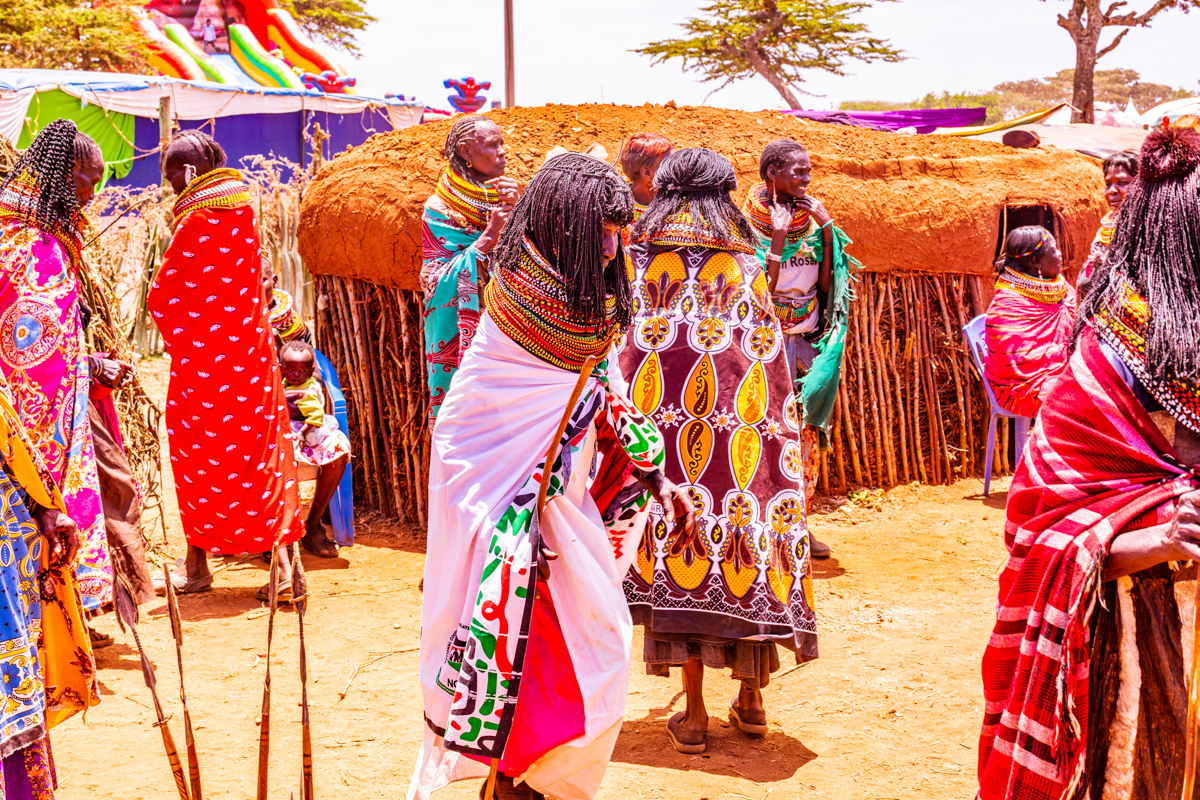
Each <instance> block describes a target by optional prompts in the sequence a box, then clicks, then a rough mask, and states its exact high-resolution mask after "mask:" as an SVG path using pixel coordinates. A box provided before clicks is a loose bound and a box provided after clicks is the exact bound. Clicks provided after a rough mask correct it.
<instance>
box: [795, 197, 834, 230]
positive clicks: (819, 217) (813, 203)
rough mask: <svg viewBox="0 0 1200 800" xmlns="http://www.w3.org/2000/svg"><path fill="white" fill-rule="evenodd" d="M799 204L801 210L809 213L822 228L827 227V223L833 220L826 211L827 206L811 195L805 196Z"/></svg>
mask: <svg viewBox="0 0 1200 800" xmlns="http://www.w3.org/2000/svg"><path fill="white" fill-rule="evenodd" d="M797 202H798V205H799V206H800V207H801V208H803V209H804V210H806V211H807V212H808V213H809V216H811V217H812V218H813V221H815V222H816V223H817V224H818V225H820V226H822V227H823V226H824V225H825V223H827V222H829V221H830V220H831V219H833V217H832V216H830V214H829V212H828V211H826V210H825V204H824V203H822V202H821V201H820V200H818V199H817V198H815V197H812V196H811V195H805V196H804V197H801V198H800V200H799V201H797Z"/></svg>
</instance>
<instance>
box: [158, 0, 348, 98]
mask: <svg viewBox="0 0 1200 800" xmlns="http://www.w3.org/2000/svg"><path fill="white" fill-rule="evenodd" d="M139 26H140V27H141V29H142V32H143V33H144V34H145V35H146V37H147V38H148V39H149V40H150V45H151V50H152V52H153V55H152V57H151V64H152V66H154V68H155V69H157V70H158V71H159V72H161V73H162V74H163V75H166V76H168V77H172V78H184V79H186V80H208V81H212V82H214V83H223V84H228V85H241V86H246V87H255V86H268V87H273V88H280V89H305V88H306V86H307V88H319V89H321V90H322V91H326V92H329V93H346V94H353V93H354V88H353V87H354V79H353V78H350V77H349V76H348V75H346V71H345V69H344V68H343V67H342V65H341V64H339V63H338V61H337V59H335V58H334V57H333V55H332V54H331V53H330V52H329V51H328V50H327V49H326V48H324V47H322V46H321V45H319V44H317V43H315V42H313V41H312V40H311V39H309V38H308V36H306V35H305V33H304V32H303V31H302V30H301V29H300V26H299V25H298V24H297V23H296V20H295V19H293V18H292V15H291V14H290V13H288V12H287V11H286V10H285V9H282V8H279V7H278V5H276V3H275V0H149V2H147V3H146V16H145V17H144V18H143V19H141V20H140V21H139ZM305 75H308V76H314V75H315V76H321V77H322V79H320V80H308V81H306V80H305V79H303V77H302V76H305Z"/></svg>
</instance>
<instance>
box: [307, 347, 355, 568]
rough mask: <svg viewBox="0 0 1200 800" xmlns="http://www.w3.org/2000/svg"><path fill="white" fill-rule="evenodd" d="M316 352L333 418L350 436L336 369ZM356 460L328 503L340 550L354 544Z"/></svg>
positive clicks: (344, 399) (347, 470) (334, 537)
mask: <svg viewBox="0 0 1200 800" xmlns="http://www.w3.org/2000/svg"><path fill="white" fill-rule="evenodd" d="M316 353H317V368H318V369H319V370H320V371H321V381H322V383H324V384H325V391H327V392H328V393H329V397H330V399H332V400H333V415H334V416H335V417H337V423H338V428H339V429H340V430H341V431H342V433H344V434H346V435H347V436H349V435H350V423H349V422H348V421H347V420H346V396H345V395H344V394H342V386H341V384H340V383H339V382H338V375H337V370H335V369H334V368H333V364H331V363H329V359H328V358H326V357H325V354H324V353H322V352H321V351H320V350H317V351H316ZM353 463H354V462H353V461H351V462H350V463H349V464H347V465H346V471H345V472H344V473H342V482H341V483H339V484H338V488H337V490H336V491H335V492H334V493H333V499H332V500H330V501H329V517H330V519H331V520H332V521H333V541H334V542H335V543H337V546H338V547H350V546H352V545H353V544H354V481H353V480H352V479H351V478H350V469H351V467H352V465H353Z"/></svg>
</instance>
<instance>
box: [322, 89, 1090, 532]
mask: <svg viewBox="0 0 1200 800" xmlns="http://www.w3.org/2000/svg"><path fill="white" fill-rule="evenodd" d="M491 117H492V119H494V120H495V121H496V123H497V124H499V125H500V127H501V129H502V130H503V131H504V136H505V146H506V148H507V149H508V152H509V174H511V175H513V176H514V177H515V178H517V180H519V181H528V180H529V179H530V178H531V177H532V175H533V173H534V172H535V171H536V170H537V168H538V166H539V165H540V164H541V163H542V161H543V159H544V156H545V153H546V152H547V151H548V150H550V149H551V148H552V147H554V146H555V145H562V146H564V147H567V148H570V149H577V150H582V149H584V148H586V147H587V146H588V145H590V144H592V143H594V142H599V143H600V144H602V145H603V146H604V147H605V148H606V149H607V150H608V152H609V153H610V154H616V153H617V152H618V151H619V150H620V146H621V142H622V140H623V139H625V138H627V137H628V136H629V135H631V134H633V133H635V132H637V131H643V130H645V131H654V132H659V133H663V134H665V135H667V136H669V137H670V138H671V139H672V140H673V141H675V143H676V145H677V146H681V147H691V146H704V147H709V148H711V149H713V150H716V151H717V152H720V153H722V154H724V155H725V156H726V157H728V158H729V159H730V160H731V161H732V162H733V164H734V166H735V168H736V169H737V172H738V180H739V191H740V192H744V191H745V190H747V189H748V188H749V187H750V186H751V185H753V184H754V183H756V182H757V181H758V156H759V153H760V152H761V149H762V147H763V146H764V145H765V144H766V143H767V142H769V141H771V140H773V139H778V138H791V139H795V140H797V141H799V142H801V143H803V144H804V145H805V147H807V148H808V150H809V152H810V154H811V156H812V160H813V165H814V170H813V172H814V180H813V187H812V192H813V194H815V195H816V196H818V197H820V198H821V199H822V200H823V201H824V202H825V204H826V206H827V207H828V208H829V209H830V211H831V212H832V214H833V216H834V218H835V219H836V221H837V224H838V225H840V226H841V227H842V228H844V229H845V231H846V232H847V233H848V234H849V236H850V238H852V239H853V240H854V245H853V246H852V247H851V248H850V252H851V253H853V254H854V255H855V256H856V257H857V258H858V259H859V260H860V261H861V262H862V263H863V267H864V270H863V273H862V274H861V275H860V282H859V283H858V286H857V299H856V302H855V304H854V307H853V314H852V322H851V326H850V330H849V347H848V351H847V361H846V366H845V373H844V379H843V382H842V387H841V391H840V396H839V403H838V410H837V413H835V416H834V419H833V427H832V431H831V435H832V444H833V449H832V452H831V453H829V454H827V455H826V456H825V458H824V459H823V463H822V479H821V484H822V488H825V489H845V488H846V487H848V486H851V485H854V484H857V485H865V486H893V485H896V484H899V483H906V482H910V481H922V482H928V483H944V482H950V481H953V480H956V479H958V478H961V477H964V476H969V475H973V474H977V473H978V472H979V471H981V469H982V463H981V462H982V459H983V452H984V447H983V438H984V435H985V432H986V427H987V410H988V409H987V400H986V396H985V395H984V393H983V389H982V385H981V383H980V376H979V375H978V373H977V372H976V370H975V368H974V366H973V364H972V362H971V359H970V356H969V354H968V353H967V351H966V349H965V347H964V346H963V342H962V334H961V329H962V326H963V325H964V324H965V323H966V322H967V321H968V320H969V319H971V317H972V316H974V315H976V314H979V313H982V312H983V311H984V310H985V309H986V308H987V303H988V301H989V300H990V299H991V293H992V288H991V287H992V283H993V281H992V272H993V266H992V265H993V263H994V261H995V259H996V257H997V255H998V250H999V245H1000V242H1001V241H1002V240H1003V237H1004V235H1005V233H1006V232H1007V231H1008V230H1011V229H1012V228H1014V227H1018V226H1020V225H1025V224H1034V223H1038V224H1044V225H1045V226H1046V227H1048V228H1050V229H1051V230H1052V231H1053V232H1054V233H1055V235H1056V236H1057V238H1058V240H1059V243H1060V248H1061V249H1062V252H1063V256H1064V263H1066V264H1067V273H1068V276H1073V275H1074V274H1075V273H1076V272H1077V271H1078V269H1079V267H1080V266H1081V264H1082V262H1083V259H1084V258H1085V257H1086V254H1087V249H1088V246H1089V244H1090V242H1091V238H1092V236H1093V234H1094V232H1095V230H1096V228H1097V226H1098V225H1099V221H1100V217H1101V215H1102V213H1103V210H1104V209H1103V208H1102V203H1103V199H1102V193H1103V180H1102V176H1101V172H1100V168H1099V162H1097V161H1095V160H1093V159H1091V158H1088V157H1086V156H1082V155H1079V154H1077V153H1074V152H1065V151H1057V150H1054V149H1037V150H1014V149H1012V148H1008V147H1005V146H1003V145H1001V144H997V143H992V142H980V141H971V140H963V139H957V138H951V137H933V136H904V135H898V134H893V133H879V132H874V131H867V130H861V129H854V128H844V127H840V126H832V125H824V124H820V123H811V122H808V121H805V120H800V119H796V118H794V117H790V116H786V115H782V114H777V113H773V112H769V111H765V112H761V113H757V114H754V113H745V112H740V111H728V110H722V109H714V108H675V107H674V106H673V105H672V104H668V105H666V106H651V105H645V106H640V107H625V106H612V105H584V106H557V105H551V106H545V107H541V108H513V109H503V110H498V111H493V112H491ZM448 129H449V123H448V122H441V123H436V124H431V125H422V126H419V127H414V128H408V129H405V130H402V131H395V132H390V133H385V134H380V135H377V136H374V137H372V138H371V139H370V140H369V141H368V142H367V143H366V144H364V145H362V146H361V147H359V148H357V149H355V150H354V151H353V152H349V153H346V154H344V155H342V156H340V157H338V158H337V159H335V160H334V161H333V162H331V163H330V164H329V165H327V166H326V167H325V168H324V169H323V170H322V171H321V172H320V173H318V174H317V176H316V178H315V179H314V181H313V183H312V185H311V186H310V188H309V190H308V192H307V194H306V196H305V199H304V204H303V207H302V209H301V224H300V251H301V254H302V256H303V258H304V261H305V263H306V264H307V266H308V268H309V269H310V270H311V272H312V273H313V275H314V276H315V280H316V284H317V294H318V297H319V302H318V312H317V337H318V340H319V343H320V346H321V348H322V349H323V350H324V351H325V352H326V353H327V354H328V355H329V357H330V359H331V360H332V361H333V363H334V364H335V365H336V366H337V368H338V370H339V372H340V374H341V379H342V385H343V387H344V388H345V389H346V394H347V398H348V405H349V406H350V419H351V420H352V422H351V427H352V429H353V430H352V431H351V438H352V440H353V442H354V444H355V452H356V456H357V458H358V459H359V464H360V468H359V469H358V471H357V475H358V476H359V483H358V485H357V486H356V491H358V492H359V498H360V500H361V501H363V502H365V503H367V504H368V505H370V506H372V507H375V508H378V509H379V510H381V511H383V512H384V513H386V514H389V515H392V516H396V517H399V518H401V519H411V520H413V521H423V520H424V518H425V510H426V509H425V464H424V463H423V459H422V455H423V452H424V446H423V437H424V431H425V425H424V423H425V396H426V394H425V387H424V382H423V381H424V378H423V376H424V361H423V351H422V345H421V316H422V315H421V308H422V303H421V296H420V286H419V282H418V280H419V275H420V269H421V232H420V214H421V206H422V204H423V203H424V201H425V199H426V198H427V197H428V196H429V195H430V193H431V192H432V191H433V187H434V183H435V181H436V180H437V177H438V175H439V173H440V171H441V169H442V166H443V159H442V155H441V151H442V143H443V141H444V139H445V136H446V133H447V131H448ZM738 199H739V200H740V199H741V198H740V197H739V198H738ZM997 450H998V455H997V461H998V462H999V463H997V467H998V468H1000V469H1002V470H1003V469H1006V468H1008V467H1009V465H1008V463H1007V457H1006V456H1005V455H1004V453H1005V448H1003V447H1000V448H997Z"/></svg>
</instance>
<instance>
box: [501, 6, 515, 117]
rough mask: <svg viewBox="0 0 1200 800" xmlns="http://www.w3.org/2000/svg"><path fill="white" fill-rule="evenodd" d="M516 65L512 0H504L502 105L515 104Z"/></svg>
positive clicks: (510, 105)
mask: <svg viewBox="0 0 1200 800" xmlns="http://www.w3.org/2000/svg"><path fill="white" fill-rule="evenodd" d="M516 82H517V67H516V63H515V58H514V56H513V0H504V107H505V108H512V107H513V106H515V105H516V104H517V87H516Z"/></svg>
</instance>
